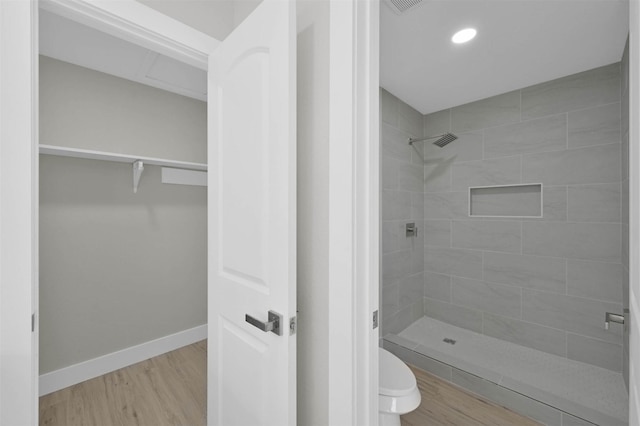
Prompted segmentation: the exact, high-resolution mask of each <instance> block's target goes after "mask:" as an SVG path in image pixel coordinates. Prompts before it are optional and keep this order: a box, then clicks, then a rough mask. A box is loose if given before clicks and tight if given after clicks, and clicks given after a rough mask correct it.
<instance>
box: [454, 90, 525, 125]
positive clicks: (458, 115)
mask: <svg viewBox="0 0 640 426" xmlns="http://www.w3.org/2000/svg"><path fill="white" fill-rule="evenodd" d="M516 121H520V91H514V92H509V93H504V94H502V95H498V96H493V97H491V98H487V99H482V100H480V101H476V102H471V103H468V104H465V105H461V106H457V107H455V108H452V110H451V129H452V131H453V132H454V133H456V132H460V133H463V132H467V131H469V130H475V129H483V128H486V127H492V126H499V125H501V124H507V123H513V122H516Z"/></svg>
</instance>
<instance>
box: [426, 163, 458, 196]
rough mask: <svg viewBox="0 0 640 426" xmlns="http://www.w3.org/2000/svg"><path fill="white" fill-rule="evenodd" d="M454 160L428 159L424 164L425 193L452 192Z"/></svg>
mask: <svg viewBox="0 0 640 426" xmlns="http://www.w3.org/2000/svg"><path fill="white" fill-rule="evenodd" d="M451 164H452V160H451V159H444V158H436V159H427V160H426V161H425V162H424V191H425V192H443V191H451V173H452V168H451Z"/></svg>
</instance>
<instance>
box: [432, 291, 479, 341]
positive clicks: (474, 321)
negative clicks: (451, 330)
mask: <svg viewBox="0 0 640 426" xmlns="http://www.w3.org/2000/svg"><path fill="white" fill-rule="evenodd" d="M424 314H425V315H427V316H429V317H431V318H435V319H437V320H439V321H444V322H446V323H448V324H451V325H455V326H456V327H461V328H465V329H467V330H471V331H475V332H476V333H482V312H480V311H476V310H475V309H470V308H465V307H464V306H458V305H452V304H451V303H446V302H442V301H440V300H435V299H429V298H426V297H425V299H424Z"/></svg>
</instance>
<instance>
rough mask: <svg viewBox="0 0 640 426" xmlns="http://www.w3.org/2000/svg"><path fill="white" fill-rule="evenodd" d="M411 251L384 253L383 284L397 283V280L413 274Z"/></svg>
mask: <svg viewBox="0 0 640 426" xmlns="http://www.w3.org/2000/svg"><path fill="white" fill-rule="evenodd" d="M410 271H411V251H409V250H406V251H396V252H393V253H389V254H384V255H382V285H383V286H387V285H390V284H395V283H396V281H398V280H400V279H402V278H404V277H406V276H408V275H411V274H410Z"/></svg>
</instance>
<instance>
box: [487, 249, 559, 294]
mask: <svg viewBox="0 0 640 426" xmlns="http://www.w3.org/2000/svg"><path fill="white" fill-rule="evenodd" d="M565 277H566V266H565V260H564V259H559V258H555V257H542V256H527V255H519V254H502V253H490V252H487V253H484V280H485V281H489V282H494V283H498V284H507V285H512V286H519V287H524V288H529V289H534V290H543V291H551V292H556V293H562V294H564V293H565V290H566V286H565Z"/></svg>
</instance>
